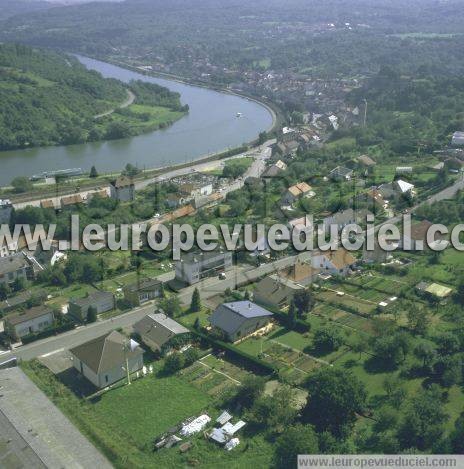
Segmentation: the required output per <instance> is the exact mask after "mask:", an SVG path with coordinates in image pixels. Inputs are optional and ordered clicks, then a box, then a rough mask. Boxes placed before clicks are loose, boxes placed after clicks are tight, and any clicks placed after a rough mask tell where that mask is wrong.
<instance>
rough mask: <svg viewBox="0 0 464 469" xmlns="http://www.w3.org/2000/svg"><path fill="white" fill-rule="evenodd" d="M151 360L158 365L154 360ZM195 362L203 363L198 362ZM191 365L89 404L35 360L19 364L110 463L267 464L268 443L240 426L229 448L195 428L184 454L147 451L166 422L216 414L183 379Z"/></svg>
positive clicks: (224, 366) (234, 371) (204, 395)
mask: <svg viewBox="0 0 464 469" xmlns="http://www.w3.org/2000/svg"><path fill="white" fill-rule="evenodd" d="M205 360H206V361H205V363H208V365H210V366H216V365H218V367H219V368H220V369H218V371H222V370H225V371H227V373H230V375H231V376H232V375H233V376H235V377H239V376H244V375H245V374H246V373H247V372H246V371H242V370H240V369H238V368H237V367H235V366H234V365H232V364H229V363H226V362H223V361H222V360H221V361H220V362H221V363H219V361H218V363H217V362H216V361H215V360H216V359H215V358H214V357H207V358H206V359H205ZM156 365H157V366H156V368H157V369H159V365H160V363H159V362H158V363H157V364H156ZM199 366H201V367H202V368H203V365H199ZM197 367H198V362H197V363H196V364H194V365H193V368H192V370H190V369H187V370H184V371H189V373H185V374H184V373H182V374H179V375H175V376H163V375H162V374H161V375H160V374H159V373H158V374H156V371H155V375H154V376H147V377H145V378H143V379H140V380H137V381H134V382H133V383H132V384H131V385H130V386H127V385H126V386H122V387H119V388H115V389H113V390H111V391H108V392H106V393H104V394H103V395H102V396H101V397H100V398H99V399H98V400H97V401H96V402H95V403H92V402H86V401H82V400H80V399H78V398H77V397H76V396H75V395H74V394H73V393H72V392H71V390H70V389H68V388H67V387H65V386H64V385H63V384H62V383H61V382H60V381H58V379H57V378H56V377H55V376H54V375H53V374H52V373H51V372H50V371H49V370H48V369H46V368H44V367H43V366H41V365H39V364H38V363H37V362H27V363H25V364H24V365H23V369H24V371H25V372H26V373H27V374H28V376H29V377H30V378H31V379H32V380H33V381H34V382H35V383H36V384H37V385H38V386H39V387H40V388H41V389H42V390H43V391H44V392H45V393H46V394H47V395H48V397H49V398H51V399H52V401H53V402H54V403H55V404H56V405H57V406H58V407H59V408H60V409H61V410H62V411H63V412H64V413H65V414H66V415H67V416H68V417H69V418H70V419H71V420H72V421H73V423H75V424H76V425H77V427H78V428H79V429H80V430H81V431H82V432H83V433H84V435H86V436H87V437H88V438H89V439H90V440H91V441H92V442H93V443H94V444H95V445H96V446H97V447H98V448H99V449H101V450H102V452H103V453H104V454H105V455H106V456H107V457H108V458H109V459H110V460H111V462H112V463H113V464H114V466H115V467H116V468H126V467H163V468H173V469H174V468H178V467H185V466H190V465H192V464H194V465H197V466H200V467H206V468H214V467H219V466H222V465H224V466H228V467H233V468H238V467H247V465H248V464H251V465H252V466H255V467H268V466H269V463H270V459H271V457H272V446H271V443H270V442H268V441H267V440H266V439H265V438H264V437H263V436H262V435H260V434H255V435H248V434H247V432H246V431H242V432H240V440H241V444H240V446H239V447H238V448H236V449H235V450H233V451H231V452H227V451H225V450H224V449H223V448H221V447H219V446H217V445H216V444H214V443H213V442H211V441H209V440H206V439H205V438H204V436H203V434H202V433H199V434H197V435H194V436H192V437H190V438H186V439H184V441H191V442H192V443H193V446H192V448H191V449H190V450H189V451H188V452H187V453H185V454H183V453H180V452H179V449H178V448H176V447H173V448H170V449H162V450H160V451H158V452H156V453H153V451H152V441H153V439H154V438H155V437H157V436H159V435H160V434H162V433H163V432H165V431H166V430H168V429H169V428H171V427H172V426H174V425H177V424H179V423H180V422H181V421H183V420H185V419H186V418H188V417H192V416H198V415H200V414H201V413H203V412H207V413H208V414H209V415H210V417H211V418H212V420H213V421H214V419H215V418H217V416H218V415H219V414H220V413H221V409H220V407H218V406H217V404H220V401H216V400H215V398H214V397H213V396H212V395H210V393H208V392H207V391H206V388H204V389H200V388H201V387H202V386H198V382H197V383H195V382H194V381H195V379H194V380H193V381H192V382H189V380H190V379H191V378H192V374H193V373H195V370H197V369H198V368H197ZM212 374H213V376H215V377H216V376H217V377H218V378H215V379H217V382H218V383H219V380H222V381H223V382H227V381H230V379H229V378H227V377H225V376H223V375H221V374H219V373H217V372H215V371H213V372H212ZM196 379H198V377H197V378H196ZM232 384H233V383H232ZM233 385H234V384H233ZM211 389H213V388H211ZM211 389H210V390H211ZM212 394H215V393H212Z"/></svg>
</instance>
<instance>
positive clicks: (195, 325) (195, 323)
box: [193, 318, 201, 331]
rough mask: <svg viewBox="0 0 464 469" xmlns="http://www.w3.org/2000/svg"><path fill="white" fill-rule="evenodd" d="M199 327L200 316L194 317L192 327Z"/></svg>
mask: <svg viewBox="0 0 464 469" xmlns="http://www.w3.org/2000/svg"><path fill="white" fill-rule="evenodd" d="M200 327H201V324H200V318H195V322H194V323H193V328H194V329H195V330H197V331H198V330H199V329H200Z"/></svg>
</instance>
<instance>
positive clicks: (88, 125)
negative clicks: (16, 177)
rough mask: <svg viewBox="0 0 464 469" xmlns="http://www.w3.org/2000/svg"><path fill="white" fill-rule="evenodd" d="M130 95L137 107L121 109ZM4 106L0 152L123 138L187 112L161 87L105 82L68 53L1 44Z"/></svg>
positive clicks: (0, 120) (0, 110)
mask: <svg viewBox="0 0 464 469" xmlns="http://www.w3.org/2000/svg"><path fill="white" fill-rule="evenodd" d="M131 93H133V94H135V96H136V103H135V104H133V105H131V106H128V107H125V108H123V109H121V108H120V106H121V105H122V104H123V103H124V102H127V99H128V95H130V94H131ZM0 102H1V103H2V106H1V107H0V150H9V149H16V148H26V147H35V146H45V145H67V144H73V143H83V142H87V141H97V140H103V139H115V138H123V137H127V136H131V135H136V134H139V133H142V132H146V131H149V130H155V129H157V128H159V127H164V126H166V125H168V124H169V123H172V122H174V121H175V120H176V119H178V118H180V117H181V116H182V115H183V114H184V112H185V111H186V110H187V107H182V106H181V104H180V99H179V95H178V94H177V93H172V92H170V91H169V90H168V89H166V88H163V87H161V86H158V85H154V84H148V83H141V82H131V83H130V84H129V85H126V84H123V83H122V82H120V81H118V80H114V79H104V78H103V77H102V76H101V75H100V74H99V73H97V72H95V71H90V70H87V69H86V68H85V67H84V66H83V65H82V64H80V63H79V62H78V60H77V59H75V58H73V57H70V56H68V55H65V54H61V53H56V52H50V51H46V50H40V49H35V48H31V47H27V46H22V45H12V44H2V45H0ZM108 110H114V112H112V113H110V114H108V113H107V111H108ZM105 113H106V114H107V115H104V116H103V117H101V118H96V116H98V115H101V114H105Z"/></svg>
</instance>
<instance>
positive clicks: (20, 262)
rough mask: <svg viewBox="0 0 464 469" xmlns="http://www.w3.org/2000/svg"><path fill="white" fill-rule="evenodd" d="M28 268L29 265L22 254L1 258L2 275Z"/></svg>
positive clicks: (0, 269)
mask: <svg viewBox="0 0 464 469" xmlns="http://www.w3.org/2000/svg"><path fill="white" fill-rule="evenodd" d="M28 266H29V263H28V262H27V259H26V257H25V256H24V254H23V253H22V252H18V253H16V254H12V255H11V256H7V257H0V274H7V273H9V272H17V271H18V270H20V269H23V268H25V267H28Z"/></svg>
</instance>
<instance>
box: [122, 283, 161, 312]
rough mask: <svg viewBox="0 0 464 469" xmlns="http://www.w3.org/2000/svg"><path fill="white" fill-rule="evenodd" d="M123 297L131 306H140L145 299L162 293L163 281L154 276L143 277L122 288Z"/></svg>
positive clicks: (157, 296)
mask: <svg viewBox="0 0 464 469" xmlns="http://www.w3.org/2000/svg"><path fill="white" fill-rule="evenodd" d="M123 291H124V298H125V299H126V300H127V301H129V302H130V303H131V304H132V305H133V306H140V305H141V304H143V303H146V302H147V301H151V300H154V299H156V298H159V297H160V296H162V295H163V282H161V281H160V280H157V279H155V278H153V279H152V278H144V279H141V280H139V281H137V282H136V283H133V284H131V285H126V286H125V287H124V288H123Z"/></svg>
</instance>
